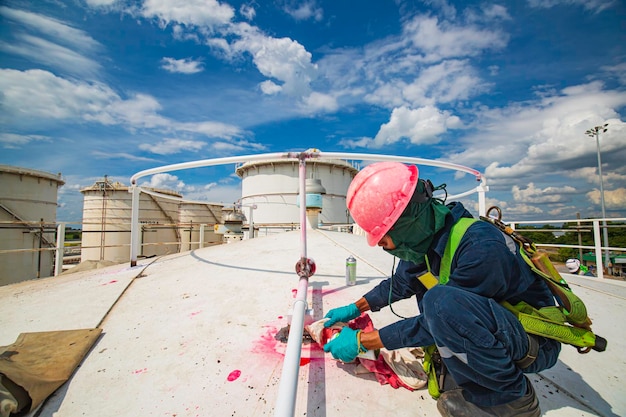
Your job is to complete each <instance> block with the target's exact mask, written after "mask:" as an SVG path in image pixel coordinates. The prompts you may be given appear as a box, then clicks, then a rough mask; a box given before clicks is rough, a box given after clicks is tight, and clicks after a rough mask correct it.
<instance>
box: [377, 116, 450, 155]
mask: <svg viewBox="0 0 626 417" xmlns="http://www.w3.org/2000/svg"><path fill="white" fill-rule="evenodd" d="M459 125H460V120H459V118H458V117H457V116H454V115H452V114H451V113H450V112H448V111H442V110H439V109H437V108H436V107H432V106H425V107H421V108H418V109H410V108H407V107H399V108H396V109H394V110H393V112H392V113H391V117H390V119H389V122H388V123H385V124H383V125H382V126H381V127H380V130H379V131H378V133H377V134H376V137H375V138H374V139H373V141H372V142H371V143H370V146H371V147H374V148H380V147H383V146H385V145H389V144H393V143H396V142H398V141H400V140H401V139H404V138H407V139H409V141H410V142H411V143H412V144H414V145H424V144H433V143H437V142H439V140H440V139H439V137H438V135H440V134H442V133H445V132H446V131H447V130H448V129H454V128H457V127H459Z"/></svg>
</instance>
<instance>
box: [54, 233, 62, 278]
mask: <svg viewBox="0 0 626 417" xmlns="http://www.w3.org/2000/svg"><path fill="white" fill-rule="evenodd" d="M64 249H65V223H59V225H58V226H57V250H56V252H57V253H56V260H55V262H54V276H55V277H56V276H57V275H59V274H60V273H61V272H63V250H64Z"/></svg>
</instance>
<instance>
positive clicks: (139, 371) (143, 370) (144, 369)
mask: <svg viewBox="0 0 626 417" xmlns="http://www.w3.org/2000/svg"><path fill="white" fill-rule="evenodd" d="M144 372H148V368H143V369H136V370H134V371H133V374H135V375H136V374H143V373H144Z"/></svg>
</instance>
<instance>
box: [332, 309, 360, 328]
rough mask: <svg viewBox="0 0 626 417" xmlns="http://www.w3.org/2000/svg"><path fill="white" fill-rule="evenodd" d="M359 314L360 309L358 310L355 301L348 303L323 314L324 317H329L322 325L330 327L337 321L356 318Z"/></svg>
mask: <svg viewBox="0 0 626 417" xmlns="http://www.w3.org/2000/svg"><path fill="white" fill-rule="evenodd" d="M360 315H361V310H359V308H358V307H357V306H356V304H355V303H352V304H348V305H347V306H343V307H337V308H333V309H332V310H330V311H329V312H328V313H326V316H324V318H327V319H330V320H328V321H327V322H326V323H324V327H330V326H332V325H333V324H335V323H337V322H338V321H342V322H344V323H347V322H349V321H350V320H352V319H356V318H357V317H359V316H360Z"/></svg>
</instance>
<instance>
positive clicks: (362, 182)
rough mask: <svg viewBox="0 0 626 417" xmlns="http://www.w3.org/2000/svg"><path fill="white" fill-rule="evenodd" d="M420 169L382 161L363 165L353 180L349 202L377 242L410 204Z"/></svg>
mask: <svg viewBox="0 0 626 417" xmlns="http://www.w3.org/2000/svg"><path fill="white" fill-rule="evenodd" d="M418 177H419V171H418V169H417V167H416V166H415V165H404V164H401V163H400V162H378V163H375V164H371V165H368V166H366V167H365V168H363V169H362V170H361V171H360V172H359V173H358V174H357V175H356V176H355V177H354V179H353V180H352V182H351V183H350V187H349V188H348V194H347V195H346V204H347V206H348V210H350V214H351V215H352V218H353V219H354V221H355V222H356V223H357V224H358V225H359V226H360V227H361V228H362V229H363V230H364V231H365V232H366V233H367V243H368V244H369V245H370V246H376V244H377V243H378V242H379V241H380V239H381V238H382V237H383V236H384V235H385V234H386V233H387V232H388V231H389V229H391V226H393V224H394V223H395V222H396V220H398V218H400V215H401V214H402V212H403V211H404V209H405V208H406V206H407V205H408V204H409V201H410V200H411V196H413V192H414V191H415V187H416V185H417V180H418Z"/></svg>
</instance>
